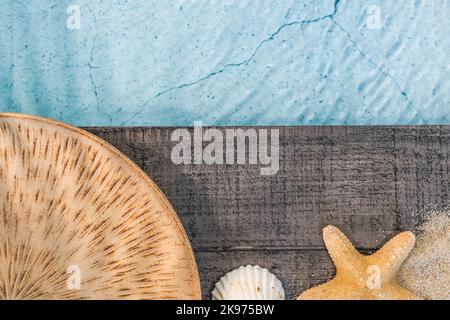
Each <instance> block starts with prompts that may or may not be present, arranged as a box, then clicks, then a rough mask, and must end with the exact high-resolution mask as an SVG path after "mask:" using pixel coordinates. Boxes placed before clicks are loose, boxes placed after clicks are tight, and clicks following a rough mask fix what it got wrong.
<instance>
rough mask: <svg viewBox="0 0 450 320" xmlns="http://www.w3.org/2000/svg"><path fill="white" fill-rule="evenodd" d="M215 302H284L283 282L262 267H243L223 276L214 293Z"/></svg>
mask: <svg viewBox="0 0 450 320" xmlns="http://www.w3.org/2000/svg"><path fill="white" fill-rule="evenodd" d="M212 298H213V300H284V289H283V285H282V284H281V281H280V280H278V278H277V277H276V276H275V275H274V274H272V273H271V272H270V271H269V270H267V269H265V268H261V267H260V266H250V265H248V266H245V267H244V266H242V267H240V268H238V269H236V270H233V271H231V272H229V273H227V274H226V275H225V276H223V277H222V278H221V279H220V280H219V282H217V283H216V286H215V288H214V290H213V291H212Z"/></svg>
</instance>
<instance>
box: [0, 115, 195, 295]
mask: <svg viewBox="0 0 450 320" xmlns="http://www.w3.org/2000/svg"><path fill="white" fill-rule="evenodd" d="M0 157H1V161H0V299H94V298H95V299H195V298H200V286H199V281H198V273H197V268H196V266H195V260H194V257H193V254H192V251H191V248H190V245H189V242H188V240H187V237H186V235H185V233H184V230H183V228H182V226H181V223H180V222H179V220H178V217H177V216H176V214H175V212H174V211H173V209H172V207H171V206H170V204H169V203H168V201H167V200H166V199H165V197H164V196H163V195H162V194H161V192H160V191H159V189H158V188H157V187H156V185H155V184H154V183H153V182H152V181H151V180H150V179H149V178H148V177H147V176H146V175H145V174H144V172H142V171H141V170H140V169H139V168H138V167H137V166H136V165H135V164H133V163H132V162H131V161H130V160H128V159H127V158H126V157H125V156H124V155H122V154H121V153H120V152H118V151H117V150H116V149H115V148H113V147H112V146H110V145H109V144H107V143H105V142H104V141H102V140H100V139H99V138H97V137H95V136H93V135H91V134H89V133H87V132H85V131H82V130H80V129H77V128H73V127H70V126H67V125H64V124H61V123H57V122H54V121H50V120H45V119H41V118H36V117H31V116H25V115H13V114H0ZM72 276H74V277H79V280H80V281H79V284H80V286H79V287H78V285H76V286H75V285H73V283H78V280H77V279H75V280H74V279H72ZM69 280H70V281H69ZM71 281H73V283H72V282H71ZM70 283H72V284H71V285H69V284H70Z"/></svg>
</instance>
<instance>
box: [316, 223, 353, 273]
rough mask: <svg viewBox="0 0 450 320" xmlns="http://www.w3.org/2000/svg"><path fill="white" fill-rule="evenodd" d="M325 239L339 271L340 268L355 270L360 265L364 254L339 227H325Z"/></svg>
mask: <svg viewBox="0 0 450 320" xmlns="http://www.w3.org/2000/svg"><path fill="white" fill-rule="evenodd" d="M323 240H324V242H325V246H326V247H327V250H328V253H329V254H330V257H331V259H332V260H333V263H334V265H335V266H336V270H337V272H338V273H339V271H340V270H354V269H355V268H357V267H358V266H357V265H358V261H359V260H360V259H361V257H362V255H361V254H360V253H359V252H358V251H357V250H356V249H355V247H354V246H353V245H352V243H351V242H350V240H349V239H348V238H347V237H346V236H345V235H344V234H343V233H342V232H341V231H340V230H339V229H338V228H336V227H333V226H327V227H325V228H324V229H323Z"/></svg>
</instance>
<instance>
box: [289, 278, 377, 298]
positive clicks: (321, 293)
mask: <svg viewBox="0 0 450 320" xmlns="http://www.w3.org/2000/svg"><path fill="white" fill-rule="evenodd" d="M368 298H369V295H367V294H365V292H364V290H361V288H360V287H358V286H356V285H355V284H354V283H352V282H348V281H346V280H345V279H340V278H339V277H336V278H334V279H333V280H331V281H329V282H327V283H324V284H321V285H318V286H316V287H313V288H311V289H308V290H306V291H304V292H303V293H302V294H301V295H300V296H298V297H297V300H367V299H368Z"/></svg>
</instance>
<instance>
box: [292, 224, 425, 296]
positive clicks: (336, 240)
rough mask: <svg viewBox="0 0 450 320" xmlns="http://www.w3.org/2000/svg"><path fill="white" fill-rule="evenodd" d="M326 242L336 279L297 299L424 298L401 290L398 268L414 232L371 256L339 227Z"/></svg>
mask: <svg viewBox="0 0 450 320" xmlns="http://www.w3.org/2000/svg"><path fill="white" fill-rule="evenodd" d="M323 239H324V241H325V245H326V247H327V249H328V252H329V254H330V256H331V259H332V260H333V262H334V264H335V266H336V276H335V278H334V279H333V280H331V281H329V282H327V283H325V284H322V285H319V286H317V287H314V288H311V289H309V290H306V291H305V292H303V293H302V294H301V295H300V296H299V297H298V298H297V299H299V300H316V299H318V300H327V299H336V300H344V299H355V300H410V299H421V298H420V297H418V296H417V295H415V294H414V293H412V292H410V291H408V290H406V289H404V288H402V287H400V285H399V284H398V283H397V281H396V274H397V272H398V269H399V268H400V266H401V264H402V263H403V261H404V260H405V259H406V257H407V256H408V254H409V252H410V251H411V249H412V248H413V246H414V243H415V236H414V234H413V233H412V232H402V233H400V234H398V235H397V236H395V237H394V238H392V239H391V240H390V241H388V242H387V243H386V244H385V245H384V246H383V247H382V248H381V249H380V250H378V251H377V252H375V253H374V254H372V255H369V256H366V255H362V254H361V253H359V252H358V251H357V250H356V249H355V247H354V246H353V245H352V243H351V242H350V240H348V239H347V237H346V236H345V235H344V234H343V233H342V232H341V231H340V230H339V229H338V228H336V227H333V226H328V227H326V228H324V229H323Z"/></svg>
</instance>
